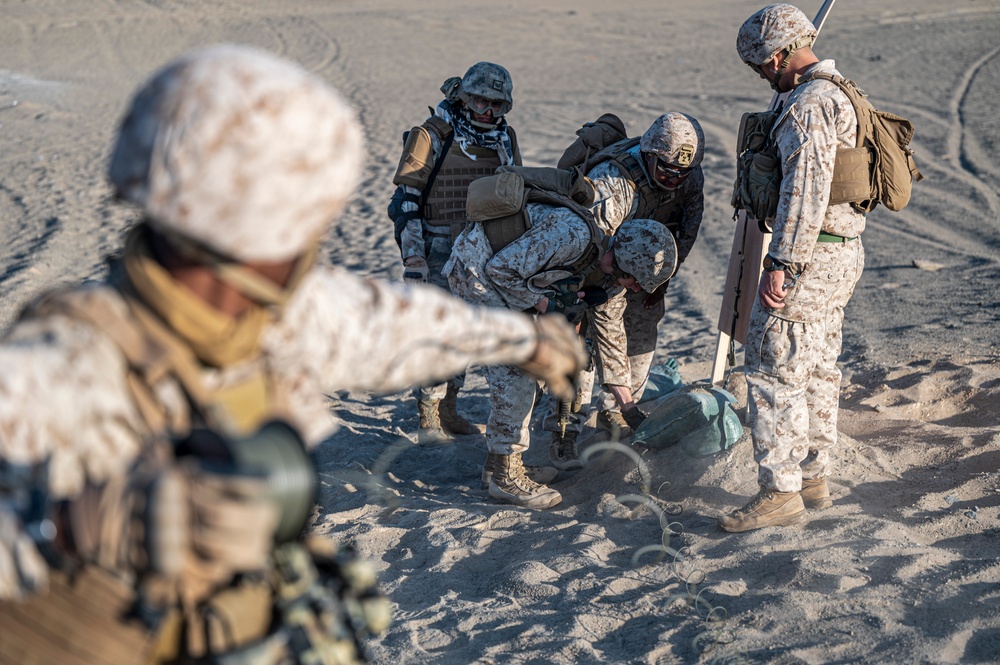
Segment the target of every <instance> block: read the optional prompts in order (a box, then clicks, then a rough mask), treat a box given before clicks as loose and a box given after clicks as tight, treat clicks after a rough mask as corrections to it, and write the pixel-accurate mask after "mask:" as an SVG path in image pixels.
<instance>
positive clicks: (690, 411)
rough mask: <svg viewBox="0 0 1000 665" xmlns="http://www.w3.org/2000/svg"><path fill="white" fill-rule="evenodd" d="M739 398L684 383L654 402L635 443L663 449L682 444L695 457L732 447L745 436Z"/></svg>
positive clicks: (634, 438)
mask: <svg viewBox="0 0 1000 665" xmlns="http://www.w3.org/2000/svg"><path fill="white" fill-rule="evenodd" d="M735 404H736V398H735V397H734V396H733V395H732V394H731V393H729V392H727V391H725V390H723V389H722V388H718V387H716V386H710V385H707V384H700V385H693V386H684V387H682V388H679V389H678V390H676V391H674V392H672V393H670V394H668V395H666V396H664V397H663V398H661V399H660V400H658V401H656V402H654V403H653V404H652V405H651V409H650V410H649V415H648V416H647V417H646V420H645V421H643V423H642V425H640V426H639V429H638V430H637V431H636V433H635V434H634V435H632V442H633V443H637V444H639V445H642V446H645V447H647V448H653V449H661V448H668V447H670V446H674V445H677V444H680V446H681V447H682V448H683V449H684V451H685V452H686V453H687V454H689V455H692V456H694V457H707V456H709V455H713V454H715V453H718V452H722V451H723V450H727V449H729V448H731V447H732V446H733V445H734V444H735V443H736V442H737V441H739V440H740V439H741V438H742V437H743V425H742V424H741V423H740V419H739V417H738V416H737V415H736V412H735V411H734V410H733V406H734V405H735Z"/></svg>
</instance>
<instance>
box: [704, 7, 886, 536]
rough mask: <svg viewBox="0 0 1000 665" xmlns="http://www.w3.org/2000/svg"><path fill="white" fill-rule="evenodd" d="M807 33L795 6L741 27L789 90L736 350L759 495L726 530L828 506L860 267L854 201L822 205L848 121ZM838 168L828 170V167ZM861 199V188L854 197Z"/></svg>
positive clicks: (753, 53)
mask: <svg viewBox="0 0 1000 665" xmlns="http://www.w3.org/2000/svg"><path fill="white" fill-rule="evenodd" d="M815 37H816V29H815V27H814V26H813V24H812V22H811V21H810V20H809V19H808V18H807V17H806V16H805V14H803V13H802V11H800V10H799V9H798V8H796V7H794V6H792V5H788V4H774V5H769V6H767V7H765V8H764V9H761V10H760V11H758V12H756V13H755V14H753V15H752V16H751V17H750V18H748V19H747V20H746V22H744V23H743V26H742V27H741V28H740V31H739V35H738V37H737V39H736V48H737V51H738V52H739V55H740V58H741V59H742V60H743V62H744V63H746V64H747V65H749V66H750V68H751V69H753V71H754V72H755V73H756V74H758V75H759V76H760V77H761V78H762V79H765V80H767V81H768V82H769V83H770V84H771V87H772V88H773V89H774V90H777V91H779V92H789V91H790V93H791V94H790V95H789V97H788V99H787V101H786V102H785V105H784V107H783V109H782V110H781V112H780V113H779V115H778V117H777V119H776V120H775V122H774V126H773V128H772V130H771V132H770V141H771V142H773V145H774V147H776V149H777V155H776V156H777V158H778V163H779V165H780V172H781V175H780V187H779V188H778V192H777V211H776V213H775V214H774V218H773V225H772V233H773V235H772V237H771V242H770V245H769V246H768V248H767V249H768V253H767V256H765V258H764V273H763V275H762V276H761V280H760V285H759V288H758V291H757V295H758V298H757V300H756V302H755V303H754V306H753V311H752V313H751V318H750V324H749V326H750V327H749V331H748V333H747V344H746V352H745V354H746V358H745V364H746V371H747V383H748V388H749V426H750V430H751V433H752V436H753V442H754V457H755V459H756V460H757V463H758V465H759V471H758V483H759V484H760V491H759V493H758V494H757V495H756V496H755V497H754V498H753V499H751V500H750V502H749V503H747V505H745V506H744V507H742V508H739V509H738V510H736V511H734V512H733V513H731V514H730V515H727V516H724V517H722V518H720V519H719V526H720V527H721V528H722V529H724V530H726V531H732V532H740V531H750V530H752V529H759V528H762V527H767V526H790V525H794V524H799V523H801V522H803V521H804V520H805V518H806V508H810V509H815V510H822V509H824V508H828V507H829V506H831V505H832V503H833V502H832V500H831V498H830V492H829V488H828V487H827V477H828V476H829V475H830V450H831V448H833V446H834V445H836V443H837V408H838V403H839V397H840V380H841V372H840V370H839V369H838V368H837V364H836V363H837V357H838V356H839V355H840V350H841V342H842V332H841V327H842V324H843V319H844V307H845V306H846V305H847V302H848V300H849V299H850V297H851V294H852V293H853V292H854V287H855V285H856V284H857V282H858V279H859V278H860V277H861V272H862V270H863V269H864V263H865V255H864V248H863V246H862V244H861V237H860V235H861V233H862V231H864V229H865V215H864V213H863V212H861V211H860V210H859V209H857V208H858V207H860V206H855V205H852V203H850V202H841V203H834V202H832V201H831V185H832V183H833V182H834V178H833V176H834V169H835V166H839V165H838V152H841V151H845V150H846V149H852V148H854V147H855V141H856V138H857V127H858V118H857V114H856V113H855V109H854V107H853V105H852V104H851V101H850V99H849V98H848V96H847V95H846V94H845V93H844V92H842V91H841V89H840V88H839V87H838V86H837V85H835V84H834V83H832V82H830V81H828V80H823V79H818V78H813V77H814V76H815V75H816V74H818V73H829V74H832V75H838V74H839V73H838V72H837V70H836V69H835V65H834V62H833V61H832V60H822V61H820V60H819V59H818V58H817V57H816V55H815V54H814V53H813V51H812V48H811V47H812V44H813V40H814V39H815ZM838 170H839V169H838ZM866 193H867V192H866Z"/></svg>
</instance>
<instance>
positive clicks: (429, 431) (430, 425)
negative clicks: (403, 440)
mask: <svg viewBox="0 0 1000 665" xmlns="http://www.w3.org/2000/svg"><path fill="white" fill-rule="evenodd" d="M440 404H441V401H440V400H436V399H425V398H421V399H419V400H417V411H418V412H419V413H420V425H419V429H417V443H420V444H431V443H440V442H442V441H447V440H448V439H449V437H448V435H447V434H445V432H444V430H443V429H441V415H440V413H439V412H438V407H439V406H440Z"/></svg>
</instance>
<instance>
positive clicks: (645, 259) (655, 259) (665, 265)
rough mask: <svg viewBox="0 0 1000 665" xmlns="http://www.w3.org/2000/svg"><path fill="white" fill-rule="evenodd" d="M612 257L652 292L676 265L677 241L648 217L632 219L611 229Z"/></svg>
mask: <svg viewBox="0 0 1000 665" xmlns="http://www.w3.org/2000/svg"><path fill="white" fill-rule="evenodd" d="M613 247H614V252H615V261H616V262H617V263H618V267H619V268H621V269H622V270H624V271H625V272H627V273H628V274H630V275H632V276H633V277H635V279H636V281H637V282H639V286H641V287H642V290H643V291H645V292H647V293H652V292H653V291H655V290H656V289H657V287H659V286H660V285H662V284H663V283H664V282H666V281H667V280H668V279H670V278H671V277H672V276H673V274H674V271H675V270H676V269H677V244H676V243H675V242H674V236H673V235H672V234H671V233H670V231H669V230H667V227H665V226H664V225H663V224H660V223H659V222H657V221H655V220H652V219H632V220H629V221H627V222H625V223H624V224H622V225H621V226H620V227H618V231H617V232H616V233H615V241H614V245H613Z"/></svg>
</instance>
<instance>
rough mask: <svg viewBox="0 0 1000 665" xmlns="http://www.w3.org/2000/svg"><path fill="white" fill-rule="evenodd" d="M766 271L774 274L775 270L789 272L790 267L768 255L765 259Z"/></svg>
mask: <svg viewBox="0 0 1000 665" xmlns="http://www.w3.org/2000/svg"><path fill="white" fill-rule="evenodd" d="M764 270H766V271H768V272H773V271H775V270H788V266H787V265H785V264H784V263H782V262H781V261H779V260H778V259H776V258H774V257H773V256H771V255H770V254H768V255H767V256H765V257H764Z"/></svg>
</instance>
